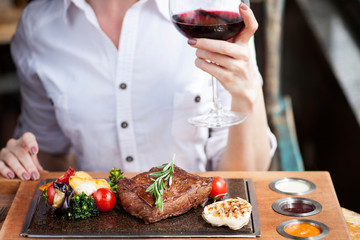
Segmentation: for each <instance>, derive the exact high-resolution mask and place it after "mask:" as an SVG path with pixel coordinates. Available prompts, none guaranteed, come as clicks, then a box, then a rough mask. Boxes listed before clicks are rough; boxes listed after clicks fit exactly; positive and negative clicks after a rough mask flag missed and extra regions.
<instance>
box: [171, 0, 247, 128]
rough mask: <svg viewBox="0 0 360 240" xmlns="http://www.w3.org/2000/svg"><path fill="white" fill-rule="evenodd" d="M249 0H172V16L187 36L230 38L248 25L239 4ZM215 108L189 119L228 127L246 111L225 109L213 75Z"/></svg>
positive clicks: (207, 125) (214, 125)
mask: <svg viewBox="0 0 360 240" xmlns="http://www.w3.org/2000/svg"><path fill="white" fill-rule="evenodd" d="M241 2H243V3H245V4H246V5H249V0H170V17H171V19H172V22H173V23H174V25H175V27H176V28H177V29H178V30H179V32H180V33H182V34H183V35H184V36H185V37H187V38H210V39H218V40H229V39H231V38H232V37H234V36H236V35H237V34H238V33H239V32H240V31H241V30H242V29H243V27H244V21H243V18H242V17H241V16H240V13H239V5H240V3H241ZM211 79H212V96H213V97H212V100H213V104H212V108H211V109H210V111H209V112H208V113H207V114H204V115H200V116H195V117H192V118H190V119H189V120H188V121H189V122H190V123H191V124H193V125H195V126H198V127H209V128H218V127H228V126H232V125H236V124H239V123H242V122H244V121H245V120H246V118H247V116H246V115H245V114H244V113H240V112H233V111H229V110H225V109H223V107H222V105H221V101H220V99H219V98H218V94H217V86H216V85H217V80H216V79H215V78H214V77H213V76H212V77H211Z"/></svg>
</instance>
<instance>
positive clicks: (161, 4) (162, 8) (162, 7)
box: [64, 0, 170, 20]
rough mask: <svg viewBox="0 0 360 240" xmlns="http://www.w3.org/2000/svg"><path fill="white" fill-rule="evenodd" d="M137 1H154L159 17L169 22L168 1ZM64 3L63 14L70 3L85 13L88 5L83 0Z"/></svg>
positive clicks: (67, 0) (70, 0)
mask: <svg viewBox="0 0 360 240" xmlns="http://www.w3.org/2000/svg"><path fill="white" fill-rule="evenodd" d="M139 1H155V3H156V6H157V8H158V10H159V12H160V13H161V15H162V16H163V17H164V18H165V19H168V20H170V16H169V0H139ZM64 3H65V7H64V11H65V14H66V12H67V10H68V8H69V7H70V5H71V3H74V4H75V5H76V6H77V7H78V8H79V9H81V10H83V11H84V12H85V13H86V12H87V11H86V8H88V7H89V5H88V4H87V3H86V1H85V0H64Z"/></svg>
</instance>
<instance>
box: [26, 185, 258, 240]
mask: <svg viewBox="0 0 360 240" xmlns="http://www.w3.org/2000/svg"><path fill="white" fill-rule="evenodd" d="M50 181H53V180H52V179H47V180H41V181H40V183H39V186H41V185H43V184H45V183H46V182H50ZM226 182H227V184H228V193H229V197H241V198H243V199H246V200H247V201H249V202H250V203H251V205H252V207H253V208H252V214H251V219H250V221H249V223H248V224H247V225H246V226H244V227H243V228H242V229H240V230H236V231H234V230H231V229H229V228H228V227H212V226H211V225H210V224H208V223H206V222H205V221H204V220H203V219H202V217H201V213H202V210H203V209H202V207H201V206H199V207H197V208H195V209H192V210H190V211H189V212H187V213H185V214H183V215H181V216H177V217H172V218H168V219H165V220H162V221H160V222H157V223H152V224H145V223H144V222H143V221H142V220H141V219H138V218H135V217H133V216H131V215H130V214H128V213H127V212H125V211H124V210H120V211H118V210H113V211H111V212H108V213H100V216H99V217H93V218H89V219H84V220H75V221H71V220H65V219H63V218H61V217H56V216H53V215H51V214H49V210H50V207H49V206H46V205H45V203H44V202H42V201H40V195H41V191H40V190H37V191H36V193H35V195H34V198H33V201H32V203H31V206H30V209H29V212H28V214H27V217H26V219H25V223H24V226H23V229H22V232H21V234H20V235H21V236H23V237H36V238H169V237H171V238H188V237H234V238H235V237H256V236H260V223H259V217H258V210H257V205H256V199H255V192H254V184H253V182H252V180H251V179H226Z"/></svg>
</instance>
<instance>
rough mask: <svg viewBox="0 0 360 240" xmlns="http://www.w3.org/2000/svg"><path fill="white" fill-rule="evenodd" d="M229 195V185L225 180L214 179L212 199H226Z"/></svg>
mask: <svg viewBox="0 0 360 240" xmlns="http://www.w3.org/2000/svg"><path fill="white" fill-rule="evenodd" d="M226 193H227V185H226V182H225V180H224V179H223V178H221V177H214V181H213V183H212V189H211V192H210V197H224V196H225V194H226Z"/></svg>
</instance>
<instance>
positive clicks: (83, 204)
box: [65, 193, 99, 220]
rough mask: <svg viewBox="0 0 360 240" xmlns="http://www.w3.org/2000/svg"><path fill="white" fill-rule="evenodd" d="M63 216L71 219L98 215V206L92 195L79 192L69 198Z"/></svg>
mask: <svg viewBox="0 0 360 240" xmlns="http://www.w3.org/2000/svg"><path fill="white" fill-rule="evenodd" d="M65 216H66V218H67V219H71V220H74V219H85V218H89V217H94V216H99V208H98V207H97V206H96V203H95V200H94V199H93V198H92V197H89V196H87V195H86V194H85V193H81V194H80V195H77V196H75V197H73V198H72V199H71V201H70V207H69V209H68V210H67V211H66V215H65Z"/></svg>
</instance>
